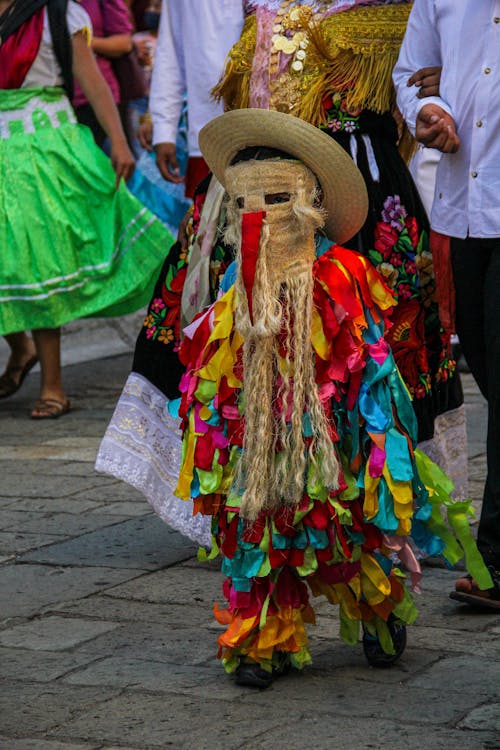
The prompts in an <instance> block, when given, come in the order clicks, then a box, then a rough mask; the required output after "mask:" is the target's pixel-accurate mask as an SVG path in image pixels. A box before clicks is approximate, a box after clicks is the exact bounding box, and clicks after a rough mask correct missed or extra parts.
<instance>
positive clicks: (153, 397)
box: [95, 372, 211, 547]
mask: <svg viewBox="0 0 500 750" xmlns="http://www.w3.org/2000/svg"><path fill="white" fill-rule="evenodd" d="M181 447H182V444H181V433H180V430H179V427H178V424H177V422H176V420H175V419H173V418H172V417H171V416H170V414H169V413H168V410H167V398H166V396H164V394H163V393H162V392H161V391H159V390H158V389H157V388H155V386H154V385H152V384H151V383H150V382H149V381H148V380H146V378H144V377H142V376H141V375H138V374H137V373H134V372H132V373H131V374H130V375H129V377H128V379H127V382H126V383H125V387H124V389H123V391H122V394H121V396H120V398H119V400H118V403H117V405H116V409H115V411H114V414H113V416H112V418H111V421H110V423H109V425H108V428H107V430H106V433H105V435H104V437H103V439H102V442H101V445H100V447H99V452H98V454H97V459H96V464H95V468H96V470H97V471H100V472H103V473H105V474H111V476H114V477H116V478H117V479H121V480H122V481H124V482H127V483H128V484H130V485H131V486H132V487H135V489H137V490H139V492H141V493H142V494H143V495H144V496H145V498H146V500H147V501H148V503H150V505H151V506H152V508H153V510H154V511H155V513H157V514H158V515H159V516H160V518H161V519H162V520H163V521H165V523H167V524H168V525H169V526H172V528H174V529H176V530H177V531H180V532H181V534H184V536H187V537H188V538H189V539H191V540H192V541H194V542H197V543H198V544H200V545H202V546H204V547H210V546H211V535H210V518H209V517H208V516H203V515H200V514H198V515H196V516H193V503H192V502H191V501H188V502H186V501H185V500H180V499H179V498H178V497H176V496H175V495H174V490H175V487H176V484H177V478H178V476H179V467H180V459H181Z"/></svg>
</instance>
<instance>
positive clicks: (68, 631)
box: [0, 616, 118, 651]
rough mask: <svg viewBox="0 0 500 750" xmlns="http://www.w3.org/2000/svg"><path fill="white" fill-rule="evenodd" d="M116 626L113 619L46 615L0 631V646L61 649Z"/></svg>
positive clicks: (47, 649)
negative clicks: (102, 619)
mask: <svg viewBox="0 0 500 750" xmlns="http://www.w3.org/2000/svg"><path fill="white" fill-rule="evenodd" d="M117 627H118V625H117V624H116V623H114V622H106V621H98V620H82V619H81V618H78V619H71V618H69V617H57V616H49V617H44V618H42V619H38V620H33V621H31V622H26V623H23V624H21V625H15V626H14V627H11V628H7V629H6V630H2V631H0V645H2V646H12V647H14V648H29V649H31V650H33V651H64V650H66V649H68V648H71V647H72V646H79V645H81V644H82V643H85V642H86V641H91V640H94V639H96V638H97V637H98V636H101V635H102V634H103V633H109V632H110V631H114V630H116V628H117Z"/></svg>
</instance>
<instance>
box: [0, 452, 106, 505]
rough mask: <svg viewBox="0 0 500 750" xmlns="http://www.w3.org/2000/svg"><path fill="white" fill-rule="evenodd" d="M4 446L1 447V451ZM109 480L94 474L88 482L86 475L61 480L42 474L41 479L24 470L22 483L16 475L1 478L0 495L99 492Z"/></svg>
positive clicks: (51, 495)
mask: <svg viewBox="0 0 500 750" xmlns="http://www.w3.org/2000/svg"><path fill="white" fill-rule="evenodd" d="M3 450H4V448H3V447H2V453H3ZM108 482H109V480H108V479H106V477H102V476H100V475H98V474H95V475H94V477H93V479H92V480H91V482H90V486H89V480H88V479H87V478H86V477H73V478H72V480H71V482H61V479H60V477H58V476H50V475H49V476H44V478H43V481H40V479H39V477H36V476H33V475H32V474H31V473H30V472H26V473H25V474H24V476H23V481H22V483H20V482H19V478H18V477H17V476H14V477H9V476H7V477H3V478H2V497H13V498H30V497H33V498H43V497H46V498H54V497H67V496H68V495H74V494H75V493H76V492H78V491H79V490H86V491H87V492H88V491H92V492H95V493H96V494H97V493H98V492H99V488H100V487H104V486H106V484H107V483H108Z"/></svg>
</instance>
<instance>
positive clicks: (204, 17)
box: [149, 0, 243, 156]
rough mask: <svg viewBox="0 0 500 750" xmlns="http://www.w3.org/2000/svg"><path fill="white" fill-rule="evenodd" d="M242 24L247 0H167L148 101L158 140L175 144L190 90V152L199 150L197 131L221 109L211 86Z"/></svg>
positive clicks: (157, 141) (188, 101) (163, 11)
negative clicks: (183, 106)
mask: <svg viewBox="0 0 500 750" xmlns="http://www.w3.org/2000/svg"><path fill="white" fill-rule="evenodd" d="M242 27H243V2H242V0H163V4H162V13H161V21H160V28H159V31H158V42H157V46H156V53H155V62H154V69H153V75H152V79H151V92H150V100H149V106H150V112H151V118H152V120H153V143H154V144H157V143H166V142H169V143H175V139H176V135H177V128H178V125H179V117H180V115H181V111H182V103H183V97H184V93H185V92H187V103H188V149H189V155H190V156H199V155H200V149H199V146H198V133H199V132H200V130H201V128H202V127H203V125H205V124H206V123H207V122H208V121H209V120H211V119H213V118H214V117H216V116H217V115H218V114H220V113H221V112H222V106H221V105H219V104H216V103H215V102H214V101H213V100H212V99H211V96H210V90H211V89H212V88H213V86H215V84H216V83H217V81H218V80H219V78H220V75H221V73H222V71H223V68H224V61H225V59H226V56H227V53H228V52H229V50H230V49H231V47H232V46H233V44H234V43H235V42H236V41H237V40H238V39H239V37H240V33H241V29H242Z"/></svg>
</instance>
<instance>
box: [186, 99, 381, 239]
mask: <svg viewBox="0 0 500 750" xmlns="http://www.w3.org/2000/svg"><path fill="white" fill-rule="evenodd" d="M199 143H200V148H201V152H202V154H203V156H204V158H205V161H206V162H207V164H208V166H209V167H210V169H211V171H212V172H213V173H214V175H215V176H216V177H217V179H218V180H219V182H220V183H221V184H222V185H223V186H225V172H226V167H228V166H229V165H230V164H231V162H232V160H233V159H234V157H235V156H236V154H237V153H238V152H239V151H241V150H242V149H244V148H247V147H249V146H262V147H267V148H276V149H280V150H281V151H285V152H286V153H288V154H290V156H293V157H295V158H297V159H299V160H300V161H301V162H303V163H304V164H305V165H306V166H308V167H309V169H310V170H311V171H312V172H314V174H315V175H316V177H317V179H318V182H319V184H320V186H321V189H322V191H323V205H324V208H325V210H326V213H327V216H326V222H325V231H326V234H327V236H328V238H329V239H331V240H333V241H335V242H338V243H342V242H346V241H347V240H349V239H350V238H351V237H353V236H354V235H355V234H356V232H358V231H359V229H361V227H362V226H363V224H364V222H365V219H366V214H367V211H368V195H367V192H366V186H365V181H364V179H363V177H362V175H361V172H360V171H359V169H358V168H357V166H356V165H355V163H354V161H353V160H352V159H351V157H350V156H348V154H347V153H346V152H345V151H344V149H343V148H342V147H341V146H339V145H338V143H336V142H335V141H334V140H333V138H331V136H329V135H326V133H323V132H322V131H321V130H319V129H318V128H316V127H314V126H313V125H310V124H309V123H307V122H305V121H304V120H300V119H299V118H298V117H295V116H294V115H289V114H285V113H283V112H274V111H271V110H267V109H235V110H232V111H231V112H226V113H224V114H223V115H220V116H219V117H216V118H215V119H214V120H211V121H210V122H209V123H207V125H205V127H204V128H203V129H202V130H201V132H200V135H199Z"/></svg>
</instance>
